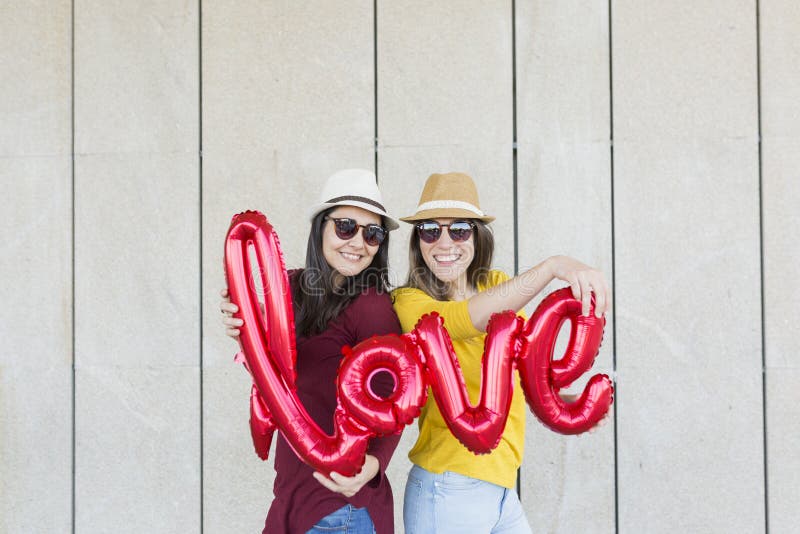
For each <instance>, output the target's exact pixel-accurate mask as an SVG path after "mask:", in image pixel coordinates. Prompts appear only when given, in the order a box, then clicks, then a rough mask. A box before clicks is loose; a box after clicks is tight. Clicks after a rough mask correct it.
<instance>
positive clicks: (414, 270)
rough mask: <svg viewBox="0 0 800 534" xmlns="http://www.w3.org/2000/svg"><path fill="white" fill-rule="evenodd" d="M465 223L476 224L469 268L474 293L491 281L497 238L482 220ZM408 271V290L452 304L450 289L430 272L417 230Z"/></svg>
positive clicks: (413, 239)
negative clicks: (495, 238)
mask: <svg viewBox="0 0 800 534" xmlns="http://www.w3.org/2000/svg"><path fill="white" fill-rule="evenodd" d="M459 220H462V219H459ZM463 220H468V221H469V222H471V223H474V224H475V228H474V231H473V232H472V239H473V240H474V247H475V256H474V257H473V258H472V262H470V264H469V267H467V283H469V285H470V286H471V287H472V289H475V290H477V289H478V285H479V284H485V283H486V280H487V279H488V277H489V270H490V269H491V268H492V256H493V255H494V234H493V233H492V229H491V227H489V226H488V225H487V224H486V223H485V222H483V221H481V220H480V219H463ZM408 268H409V271H408V280H407V281H406V287H413V288H416V289H421V290H422V291H424V292H425V293H427V294H428V295H430V296H431V297H433V298H435V299H436V300H449V297H448V292H449V290H450V285H449V284H448V283H447V282H443V281H442V280H439V279H438V278H436V275H435V274H433V272H432V271H431V270H430V268H428V264H426V263H425V258H423V257H422V249H420V246H419V236H418V235H417V232H416V228H415V229H414V231H412V232H411V241H410V242H409V245H408Z"/></svg>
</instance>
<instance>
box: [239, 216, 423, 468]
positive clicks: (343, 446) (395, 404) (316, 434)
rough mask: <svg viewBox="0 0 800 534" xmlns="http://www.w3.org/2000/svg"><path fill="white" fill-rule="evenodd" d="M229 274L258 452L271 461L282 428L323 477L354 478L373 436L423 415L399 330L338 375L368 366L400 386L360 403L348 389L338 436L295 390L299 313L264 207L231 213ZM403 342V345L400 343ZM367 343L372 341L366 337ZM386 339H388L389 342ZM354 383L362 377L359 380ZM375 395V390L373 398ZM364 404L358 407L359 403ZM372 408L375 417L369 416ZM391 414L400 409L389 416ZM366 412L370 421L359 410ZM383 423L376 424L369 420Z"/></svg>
mask: <svg viewBox="0 0 800 534" xmlns="http://www.w3.org/2000/svg"><path fill="white" fill-rule="evenodd" d="M251 247H252V248H253V250H254V252H255V255H256V260H257V263H258V267H259V271H258V274H259V276H260V277H261V287H263V288H264V289H265V303H264V313H263V314H262V313H261V311H260V307H259V302H258V295H257V291H256V287H255V284H250V283H248V281H250V280H251V277H250V276H249V274H250V271H251V269H250V266H249V265H250V263H249V254H248V251H249V250H250V248H251ZM225 273H226V278H227V282H228V291H229V292H230V298H231V302H234V303H235V304H236V305H237V306H238V307H239V311H238V312H237V313H236V314H234V316H235V317H237V318H241V319H243V321H244V324H243V325H242V327H241V328H240V336H239V343H240V344H241V347H242V352H243V353H244V357H245V360H246V361H245V363H246V367H247V369H248V370H249V371H250V373H251V374H252V376H253V382H254V384H255V390H254V391H253V394H251V402H250V413H251V418H250V423H251V432H252V435H253V443H254V445H255V448H256V452H257V453H258V455H259V456H260V457H261V458H263V459H266V458H267V455H268V453H269V445H270V442H271V439H272V433H273V431H274V429H275V428H276V427H277V428H278V429H280V431H281V433H283V435H284V437H285V438H286V441H287V442H288V443H289V445H290V446H291V447H292V448H293V449H294V451H295V453H296V454H297V455H298V457H299V458H301V459H302V460H303V461H305V462H306V463H307V464H309V465H310V466H312V467H313V468H314V469H316V470H318V471H320V472H322V473H323V474H325V475H328V476H329V475H330V473H331V471H336V472H338V473H341V474H343V475H345V476H353V475H354V474H356V473H357V472H358V471H359V470H360V469H361V466H362V465H363V464H364V457H365V454H366V450H367V444H368V440H369V438H370V437H373V436H375V435H379V434H382V433H386V432H396V431H397V430H399V429H401V428H402V426H403V425H404V424H405V423H406V422H410V421H411V420H412V419H413V417H415V416H416V415H417V414H418V413H419V409H420V406H421V405H422V403H423V402H424V380H422V379H421V374H422V372H421V368H419V364H418V363H417V362H415V360H414V359H413V358H414V353H413V351H411V352H410V354H409V350H408V346H407V341H404V340H400V338H399V337H398V336H395V338H394V339H395V344H394V345H393V346H392V345H391V344H388V343H384V344H383V345H381V346H376V345H375V344H374V343H373V345H372V346H363V344H362V345H360V346H357V347H356V348H355V349H353V351H352V354H351V358H350V360H349V362H348V364H347V365H346V366H345V369H344V371H343V372H342V373H341V377H340V378H341V380H342V381H343V383H345V384H346V383H348V382H349V381H351V380H352V379H351V377H350V375H351V374H353V373H355V372H356V371H358V370H360V369H363V370H366V371H369V373H370V374H372V373H375V372H377V371H380V370H385V371H387V372H389V373H390V374H392V375H393V376H395V377H397V378H398V380H397V385H396V387H395V391H394V392H393V393H392V394H391V395H390V396H389V398H387V399H383V400H381V401H376V400H375V399H372V404H367V405H366V406H361V405H360V404H359V400H364V399H365V397H363V396H362V397H358V396H356V395H355V393H353V392H351V391H349V390H347V388H345V392H346V394H347V395H348V396H350V395H352V398H348V404H347V406H348V407H349V408H350V409H351V410H352V411H353V414H355V415H356V417H354V416H353V414H350V413H348V411H347V410H346V409H345V408H344V407H343V406H342V402H341V397H340V399H339V402H338V407H337V409H336V412H335V414H334V434H333V436H329V435H327V434H326V433H325V432H323V431H322V430H321V429H320V428H319V426H318V425H317V424H316V423H315V422H314V421H313V419H311V417H310V416H309V415H308V412H307V411H306V410H305V408H304V407H303V405H302V403H301V402H300V399H299V398H298V396H297V391H296V385H295V383H296V380H295V377H296V370H295V362H296V359H297V354H296V349H295V342H294V331H295V330H294V311H293V308H292V301H291V292H290V287H289V279H288V276H287V273H286V268H285V267H284V263H283V258H282V255H281V250H280V244H279V242H278V237H277V235H276V234H275V232H274V230H273V228H272V226H271V225H270V224H269V222H268V221H267V218H266V217H264V215H262V214H261V213H258V212H252V211H248V212H245V213H240V214H238V215H236V216H234V217H233V220H232V221H231V227H230V229H229V230H228V236H227V238H226V242H225ZM398 342H399V343H400V345H398V344H397V343H398ZM366 343H369V341H367V342H366ZM386 345H389V346H388V348H387V347H386ZM354 383H363V382H358V380H357V379H355V380H354ZM375 397H377V396H375ZM357 408H360V409H357ZM373 412H374V414H375V415H374V417H372V416H370V414H371V413H373ZM386 412H388V413H391V414H393V415H396V417H397V419H396V420H394V421H390V420H389V419H388V418H387V417H386ZM363 414H367V417H366V420H363V419H359V418H358V415H363ZM378 421H380V423H381V424H380V425H377V426H378V428H377V430H376V429H373V428H371V425H372V423H376V422H378Z"/></svg>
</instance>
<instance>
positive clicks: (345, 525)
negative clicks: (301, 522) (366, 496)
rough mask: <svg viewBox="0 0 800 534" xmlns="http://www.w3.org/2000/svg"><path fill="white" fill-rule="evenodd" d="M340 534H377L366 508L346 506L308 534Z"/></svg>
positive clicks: (320, 522)
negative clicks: (337, 533)
mask: <svg viewBox="0 0 800 534" xmlns="http://www.w3.org/2000/svg"><path fill="white" fill-rule="evenodd" d="M330 532H340V533H342V534H375V526H374V525H373V524H372V519H371V518H370V517H369V512H367V509H366V508H356V507H354V506H353V505H352V504H345V505H344V506H342V507H341V508H339V509H338V510H336V511H335V512H332V513H330V514H328V515H326V516H325V517H323V518H322V519H320V520H319V521H317V524H316V525H314V526H313V527H311V530H309V531H308V532H307V533H306V534H325V533H330Z"/></svg>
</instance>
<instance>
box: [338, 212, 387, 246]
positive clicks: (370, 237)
mask: <svg viewBox="0 0 800 534" xmlns="http://www.w3.org/2000/svg"><path fill="white" fill-rule="evenodd" d="M325 220H328V221H333V229H334V231H335V232H336V237H338V238H339V239H342V240H345V241H347V240H348V239H353V237H355V235H356V234H357V233H358V229H359V228H361V229H362V236H363V237H364V242H365V243H366V244H367V245H369V246H371V247H377V246H378V245H380V244H381V243H383V241H384V240H385V239H386V234H387V232H386V228H384V227H383V226H380V225H378V224H358V221H356V220H355V219H350V218H341V219H339V218H334V217H325Z"/></svg>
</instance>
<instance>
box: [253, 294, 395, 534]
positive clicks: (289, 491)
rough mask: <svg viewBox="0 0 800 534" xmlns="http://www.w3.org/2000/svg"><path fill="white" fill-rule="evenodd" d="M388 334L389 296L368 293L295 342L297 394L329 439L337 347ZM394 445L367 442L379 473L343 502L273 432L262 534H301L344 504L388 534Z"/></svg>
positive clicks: (390, 440)
mask: <svg viewBox="0 0 800 534" xmlns="http://www.w3.org/2000/svg"><path fill="white" fill-rule="evenodd" d="M390 333H394V334H400V333H401V330H400V323H399V321H398V319H397V315H396V314H395V312H394V310H393V308H392V301H391V297H390V295H389V294H388V293H378V292H377V290H375V289H374V288H370V289H369V290H368V291H366V292H364V293H363V294H361V295H359V296H358V297H356V299H355V300H354V301H353V302H352V303H351V304H350V305H349V306H348V307H347V308H345V310H344V311H343V312H342V313H340V314H339V316H338V317H337V318H335V319H334V320H332V321H331V322H330V323H329V324H328V328H327V329H326V330H325V331H324V332H322V333H320V334H318V335H315V336H311V337H298V338H297V343H296V346H297V394H298V396H299V398H300V400H301V401H302V403H303V405H304V406H305V408H306V410H307V411H308V414H309V415H310V416H311V418H312V419H313V420H314V421H315V422H316V423H317V424H318V425H319V426H320V428H321V429H323V430H324V431H325V432H326V433H328V434H329V435H332V434H333V413H334V410H335V408H336V374H337V372H338V370H339V363H340V362H341V359H342V347H343V346H344V345H349V346H351V347H352V346H354V345H356V344H357V343H358V342H360V341H362V340H364V339H367V338H369V337H371V336H374V335H383V334H390ZM399 440H400V436H399V435H391V436H386V437H381V438H373V439H372V440H370V443H369V446H368V449H367V453H368V454H371V455H373V456H375V457H376V458H377V459H378V463H379V464H380V471H379V472H378V474H377V475H376V476H375V478H373V479H372V480H371V481H370V482H368V483H367V484H365V485H364V487H362V488H361V490H360V491H359V492H358V493H356V494H355V495H353V496H352V497H349V498H348V497H345V496H344V495H342V494H340V493H335V492H332V491H330V490H329V489H327V488H325V487H324V486H323V485H322V484H320V483H319V482H317V480H316V479H314V477H313V476H312V473H313V472H314V470H313V469H312V468H311V467H309V466H308V465H306V464H305V463H303V462H302V461H300V460H299V459H298V458H297V456H296V455H295V453H294V451H292V449H291V447H290V446H289V444H288V443H287V441H286V440H285V439H284V438H283V436H282V435H280V433H279V435H278V439H277V443H276V452H275V472H276V476H275V485H274V487H273V491H274V493H275V498H274V500H273V501H272V506H271V507H270V509H269V513H268V514H267V519H266V522H265V526H264V531H263V532H264V534H282V533H287V534H295V533H297V534H300V533H305V532H306V531H308V530H309V529H310V528H311V527H312V526H314V524H316V523H317V522H318V521H319V520H320V519H322V518H323V517H325V516H326V515H328V514H330V513H331V512H334V511H336V510H338V509H339V508H341V507H342V506H345V505H346V504H348V503H349V504H352V505H353V506H355V507H358V508H364V507H366V508H367V510H368V511H369V515H370V517H371V518H372V522H373V523H374V525H375V530H376V531H377V533H378V534H392V533H393V532H394V509H393V498H392V488H391V486H390V485H389V481H388V479H387V478H386V473H385V470H386V466H387V465H388V464H389V460H390V458H391V457H392V453H393V452H394V449H395V447H397V443H398V441H399Z"/></svg>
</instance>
